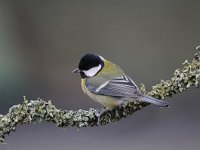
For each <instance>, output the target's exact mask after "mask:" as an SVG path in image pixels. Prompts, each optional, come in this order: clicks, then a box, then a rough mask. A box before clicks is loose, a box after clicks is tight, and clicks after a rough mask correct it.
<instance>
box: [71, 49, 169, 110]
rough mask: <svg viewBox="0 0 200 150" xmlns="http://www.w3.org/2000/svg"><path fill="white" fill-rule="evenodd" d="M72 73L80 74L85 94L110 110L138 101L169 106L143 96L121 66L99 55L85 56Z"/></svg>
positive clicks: (89, 54) (163, 102)
mask: <svg viewBox="0 0 200 150" xmlns="http://www.w3.org/2000/svg"><path fill="white" fill-rule="evenodd" d="M72 73H80V76H81V87H82V90H83V92H84V93H85V94H87V95H88V96H89V97H90V98H91V99H93V100H94V101H96V102H98V103H100V104H102V105H103V106H105V107H107V108H108V109H113V108H115V107H117V106H120V105H121V104H123V103H124V102H125V101H128V100H138V101H141V102H145V103H151V104H154V105H157V106H159V107H167V106H169V105H168V103H167V102H165V101H162V100H158V99H156V98H153V97H150V96H146V95H143V94H142V93H141V92H140V90H139V88H138V87H137V85H136V84H135V83H134V82H133V80H132V79H131V78H130V77H129V76H128V75H126V74H125V73H124V72H123V71H122V69H121V68H120V67H119V66H117V65H115V64H114V63H112V62H110V61H108V60H106V59H104V58H103V57H102V56H100V55H98V54H95V53H87V54H85V55H84V56H83V57H82V58H81V60H80V62H79V65H78V68H77V69H75V70H73V71H72Z"/></svg>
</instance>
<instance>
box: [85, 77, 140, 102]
mask: <svg viewBox="0 0 200 150" xmlns="http://www.w3.org/2000/svg"><path fill="white" fill-rule="evenodd" d="M86 87H87V89H88V90H89V91H90V92H92V93H95V94H98V95H106V96H113V97H123V98H138V97H139V96H140V95H141V93H140V91H139V89H138V87H137V86H136V84H135V83H134V82H133V81H132V80H131V78H130V77H128V76H127V75H123V76H122V77H120V78H119V77H117V78H114V79H111V80H108V81H106V82H104V83H103V84H102V85H100V86H99V87H95V86H91V85H90V84H87V82H86Z"/></svg>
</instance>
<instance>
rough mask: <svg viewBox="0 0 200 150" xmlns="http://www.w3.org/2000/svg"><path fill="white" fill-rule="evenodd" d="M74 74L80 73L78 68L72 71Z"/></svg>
mask: <svg viewBox="0 0 200 150" xmlns="http://www.w3.org/2000/svg"><path fill="white" fill-rule="evenodd" d="M72 73H80V70H79V69H78V68H76V69H74V70H73V71H72Z"/></svg>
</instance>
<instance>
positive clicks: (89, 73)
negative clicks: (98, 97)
mask: <svg viewBox="0 0 200 150" xmlns="http://www.w3.org/2000/svg"><path fill="white" fill-rule="evenodd" d="M101 67H102V66H101V65H100V64H99V65H98V66H97V67H93V68H91V69H89V70H86V71H83V72H84V73H85V75H86V76H87V77H93V76H94V75H96V74H97V72H99V70H100V69H101Z"/></svg>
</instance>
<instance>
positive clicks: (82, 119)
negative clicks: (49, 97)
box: [0, 49, 200, 143]
mask: <svg viewBox="0 0 200 150" xmlns="http://www.w3.org/2000/svg"><path fill="white" fill-rule="evenodd" d="M199 80H200V51H199V49H198V52H197V53H196V54H195V56H194V58H193V60H192V61H191V62H189V61H187V60H186V61H185V62H184V63H183V68H182V69H177V70H175V72H174V75H173V77H172V78H171V79H170V80H166V81H164V80H161V82H160V83H159V84H157V85H155V86H153V87H152V90H151V91H150V92H148V93H146V91H145V87H144V85H142V86H141V91H142V92H143V93H146V94H147V95H150V96H152V97H155V98H158V99H164V98H166V97H171V96H172V95H173V94H178V93H181V92H183V91H186V90H187V89H189V88H190V87H191V86H196V87H197V88H198V87H199V86H200V81H199ZM148 105H149V104H147V103H141V102H138V101H129V102H128V103H126V104H124V105H123V106H122V107H120V108H116V109H114V110H109V111H105V109H102V110H95V109H93V108H90V109H89V110H82V109H79V110H77V111H74V110H62V109H57V108H56V107H55V106H54V105H53V104H52V103H51V101H48V102H46V101H44V100H42V99H36V100H30V101H29V100H28V99H26V97H24V99H23V103H22V104H18V105H14V106H12V107H11V108H10V109H9V112H8V113H7V114H6V115H0V142H1V143H3V142H5V135H6V134H9V133H10V132H11V131H15V130H16V127H17V125H18V124H25V123H33V122H36V121H42V120H45V121H47V122H52V123H55V125H56V126H58V127H62V128H66V127H68V126H73V127H74V126H75V127H78V128H80V127H88V126H98V125H105V124H108V123H111V122H114V121H117V120H120V119H121V118H125V117H127V116H129V115H131V114H133V113H134V112H135V111H137V110H140V109H141V108H143V107H145V106H148ZM104 111H105V113H103V114H102V115H101V116H100V118H99V119H98V115H97V114H99V113H101V112H104Z"/></svg>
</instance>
